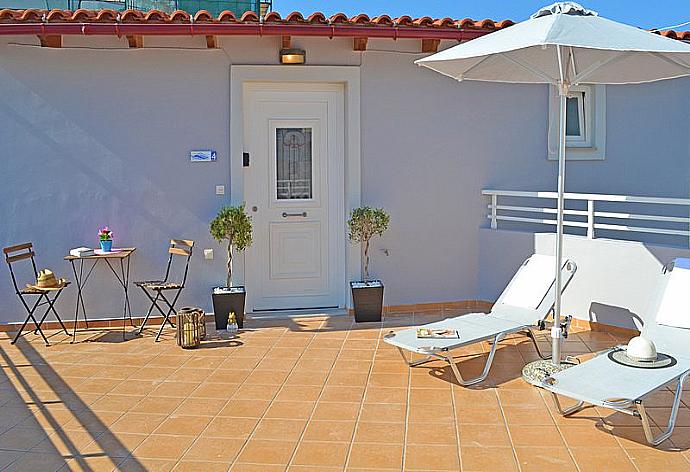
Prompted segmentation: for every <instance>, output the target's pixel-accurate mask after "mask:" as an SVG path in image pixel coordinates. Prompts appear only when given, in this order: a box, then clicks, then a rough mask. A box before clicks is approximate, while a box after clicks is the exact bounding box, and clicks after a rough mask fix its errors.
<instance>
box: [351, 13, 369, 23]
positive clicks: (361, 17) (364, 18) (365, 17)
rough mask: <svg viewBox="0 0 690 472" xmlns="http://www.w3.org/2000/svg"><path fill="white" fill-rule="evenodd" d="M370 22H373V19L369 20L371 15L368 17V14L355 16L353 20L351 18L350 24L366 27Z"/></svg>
mask: <svg viewBox="0 0 690 472" xmlns="http://www.w3.org/2000/svg"><path fill="white" fill-rule="evenodd" d="M369 22H371V19H370V18H369V15H367V14H366V13H360V14H359V15H355V16H353V17H352V18H350V23H355V24H359V25H365V24H367V23H369Z"/></svg>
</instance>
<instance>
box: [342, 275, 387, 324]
mask: <svg viewBox="0 0 690 472" xmlns="http://www.w3.org/2000/svg"><path fill="white" fill-rule="evenodd" d="M350 289H351V290H352V302H353V304H354V308H355V321H356V322H357V323H365V322H371V321H381V313H382V312H383V283H382V282H381V281H380V280H370V281H368V282H350Z"/></svg>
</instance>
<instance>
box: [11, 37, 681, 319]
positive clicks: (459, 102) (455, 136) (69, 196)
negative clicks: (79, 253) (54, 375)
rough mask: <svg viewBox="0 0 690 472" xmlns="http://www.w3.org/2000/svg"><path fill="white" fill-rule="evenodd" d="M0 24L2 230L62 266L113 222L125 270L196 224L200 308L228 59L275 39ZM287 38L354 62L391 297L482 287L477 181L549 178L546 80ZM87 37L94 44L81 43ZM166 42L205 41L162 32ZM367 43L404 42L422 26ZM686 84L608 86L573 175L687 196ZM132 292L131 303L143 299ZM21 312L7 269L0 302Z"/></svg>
mask: <svg viewBox="0 0 690 472" xmlns="http://www.w3.org/2000/svg"><path fill="white" fill-rule="evenodd" d="M3 41H5V43H0V142H1V143H2V146H0V160H1V162H2V166H1V167H0V169H1V172H0V183H1V184H2V185H0V202H2V203H1V204H0V245H2V246H6V245H9V244H14V243H18V242H23V241H25V240H32V241H34V243H35V244H36V245H37V251H38V256H39V263H40V265H42V266H48V267H51V268H53V269H54V270H56V271H58V272H60V273H61V274H66V275H69V274H68V269H69V267H68V266H67V264H66V263H64V262H63V261H62V256H63V255H64V253H65V252H66V251H67V250H68V249H69V248H70V247H73V246H76V245H79V244H94V243H95V232H96V231H97V229H98V226H99V225H102V224H110V225H111V226H112V227H113V228H114V230H115V232H116V244H117V245H134V246H137V247H139V251H138V252H137V254H136V255H135V257H134V258H133V267H132V279H133V280H134V279H139V278H150V277H152V276H155V275H157V273H158V272H159V271H160V270H162V269H163V265H164V263H165V260H166V259H165V249H166V244H167V242H166V240H167V239H168V238H169V237H171V236H181V237H186V238H191V239H194V240H196V241H197V244H198V246H197V248H198V252H197V254H196V255H195V258H194V260H193V264H192V267H191V271H190V283H189V287H188V289H187V291H186V293H185V295H184V296H183V300H182V302H183V303H184V304H195V305H199V306H202V307H204V308H210V297H209V289H210V288H211V287H212V286H213V285H214V284H216V283H220V282H222V280H223V271H224V262H223V257H222V251H223V247H222V246H221V245H219V244H217V243H216V242H214V241H212V239H211V237H210V236H209V235H208V231H207V225H208V222H209V221H210V220H211V219H212V217H213V216H214V214H215V212H216V210H217V209H218V207H219V206H220V205H221V204H223V203H228V197H227V196H226V197H218V196H216V195H215V194H214V187H215V185H218V184H225V185H229V181H230V176H229V172H230V170H229V165H228V161H227V159H228V149H229V139H230V138H229V115H230V114H229V110H230V107H231V106H232V104H231V103H230V99H229V92H228V90H229V70H230V67H232V65H233V64H276V63H277V59H278V57H277V56H278V54H277V52H278V48H279V41H280V39H279V38H222V39H221V45H222V47H223V48H222V49H221V50H216V51H208V50H205V49H204V46H205V44H204V40H203V38H149V37H147V38H145V45H146V46H147V47H148V48H149V49H146V48H145V49H143V50H127V49H121V48H123V47H125V45H126V44H125V43H126V42H125V40H124V38H122V39H117V38H81V37H67V38H65V46H70V47H72V48H71V49H70V48H63V49H62V50H55V49H41V48H35V47H26V46H15V45H9V44H7V43H19V42H21V43H26V44H36V43H37V40H36V38H33V37H31V38H6V39H4V40H3ZM293 43H294V44H295V46H296V47H303V48H305V49H306V50H307V58H308V62H309V64H313V65H316V64H319V65H352V66H360V67H361V81H362V83H361V86H362V91H361V94H362V95H361V113H362V121H361V133H362V194H363V201H364V203H366V204H370V205H382V206H384V207H386V208H387V209H388V210H389V211H390V213H391V216H392V224H391V229H390V230H389V232H388V233H387V234H386V235H385V237H384V238H382V239H378V240H376V241H375V242H374V245H373V258H372V271H373V274H374V275H377V276H380V277H381V278H382V279H383V280H384V281H385V283H386V303H387V304H404V303H421V302H429V301H442V300H461V299H475V298H486V297H485V296H484V295H485V294H486V293H488V292H487V289H486V287H492V286H493V285H492V281H491V280H488V279H487V277H488V276H487V275H486V274H485V273H484V272H482V271H483V269H484V268H485V267H488V266H489V264H488V262H487V261H486V260H485V256H486V254H485V252H486V251H485V249H484V246H483V244H482V242H483V240H484V238H485V234H484V232H483V231H481V230H480V228H481V227H483V226H485V225H486V221H485V218H484V214H485V205H486V199H485V198H484V197H482V196H481V195H480V191H481V189H482V188H487V187H492V188H510V189H524V190H550V189H553V188H554V187H555V170H556V167H555V166H556V164H555V163H554V162H549V161H547V160H546V132H547V123H546V121H547V90H546V87H541V86H527V85H523V86H518V85H500V84H479V83H463V84H458V83H456V82H454V81H452V80H450V79H448V78H445V77H442V76H440V75H438V74H435V73H433V72H431V71H428V70H426V69H422V68H419V67H417V66H415V65H413V60H414V59H416V58H417V57H420V56H419V55H418V54H417V55H414V54H401V53H393V52H380V51H367V52H365V53H364V54H361V53H358V52H354V51H352V43H351V41H350V40H347V39H334V40H329V39H318V38H311V39H304V38H293ZM84 46H89V47H95V48H105V49H93V50H84V49H81V50H80V49H74V47H84ZM170 47H184V48H202V49H199V50H180V49H159V48H170ZM369 47H370V48H372V49H377V50H382V49H385V50H392V49H395V50H398V51H408V52H409V51H416V50H418V48H419V42H418V41H411V40H401V41H397V42H394V41H392V40H371V41H370V42H369ZM108 48H110V49H113V50H110V49H108ZM154 48H156V49H154ZM306 67H308V66H306ZM688 87H690V81H688V80H677V81H673V82H669V83H663V84H661V83H660V84H651V85H644V86H637V87H632V86H630V87H609V90H608V93H607V97H608V104H607V105H608V109H607V116H608V126H607V129H608V136H607V148H608V152H607V159H606V160H605V161H602V162H577V163H572V164H571V165H569V168H568V172H569V179H568V183H567V187H568V190H570V191H587V192H590V191H591V192H596V191H599V192H606V193H615V192H621V193H636V194H649V195H662V196H685V197H687V196H688V174H689V170H690V159H689V157H690V138H689V137H690V133H688V131H689V128H690V126H689V124H690V121H689V119H688V114H687V110H688V109H689V107H690V94H688ZM197 148H212V149H216V150H217V151H218V154H219V161H218V162H217V163H215V164H190V163H189V162H188V157H187V156H188V152H189V150H191V149H197ZM229 194H230V189H227V190H226V195H229ZM205 247H210V248H214V249H215V250H216V259H215V260H214V261H212V262H208V261H204V260H203V258H202V255H201V249H202V248H205ZM380 249H389V254H390V256H389V257H386V256H385V255H383V253H382V252H381V251H380ZM506 254H509V255H508V256H507V259H506V260H511V261H512V259H513V258H514V257H513V253H512V252H510V251H506ZM0 274H1V273H0ZM489 278H490V277H489ZM109 280H110V279H109V275H108V274H107V273H106V272H102V273H100V274H94V277H93V278H92V282H90V284H91V285H90V287H89V289H88V291H87V297H88V298H87V309H89V311H91V312H93V313H95V314H97V315H98V316H107V315H115V314H117V313H118V312H119V309H120V303H121V298H120V295H119V293H118V292H117V290H116V287H114V286H111V285H112V284H111V282H109ZM487 284H488V285H487ZM494 285H495V284H494ZM133 293H134V295H133V303H134V306H133V308H134V311H135V312H141V311H142V310H143V309H144V308H145V307H146V305H145V303H144V302H145V299H144V298H143V296H141V295H139V294H138V293H136V292H134V291H133ZM74 295H75V291H74V290H72V289H70V290H69V291H68V292H67V293H66V294H65V296H64V297H65V298H64V300H63V303H62V306H61V309H62V311H63V313H65V314H68V313H71V310H73V306H74ZM22 317H23V314H22V312H21V310H20V306H19V304H18V302H17V301H16V298H15V296H14V294H13V292H12V290H11V287H10V285H9V277H8V276H7V272H5V275H4V276H2V275H0V320H2V321H16V320H19V319H21V318H22Z"/></svg>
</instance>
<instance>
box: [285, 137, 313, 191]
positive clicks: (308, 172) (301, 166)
mask: <svg viewBox="0 0 690 472" xmlns="http://www.w3.org/2000/svg"><path fill="white" fill-rule="evenodd" d="M311 138H312V129H311V128H276V197H277V198H278V200H296V199H301V200H304V199H310V198H312V159H311V158H312V139H311Z"/></svg>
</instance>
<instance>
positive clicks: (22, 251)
mask: <svg viewBox="0 0 690 472" xmlns="http://www.w3.org/2000/svg"><path fill="white" fill-rule="evenodd" d="M2 252H3V253H4V254H5V262H7V267H9V269H10V276H11V277H12V284H13V285H14V289H15V290H16V292H17V293H19V285H18V284H17V277H16V275H15V273H14V269H13V267H12V264H14V263H16V262H19V261H21V260H24V259H31V268H32V269H33V271H34V277H38V270H37V269H36V260H35V259H34V256H35V255H36V254H35V253H34V245H33V244H32V243H23V244H16V245H14V246H8V247H6V248H3V249H2Z"/></svg>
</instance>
